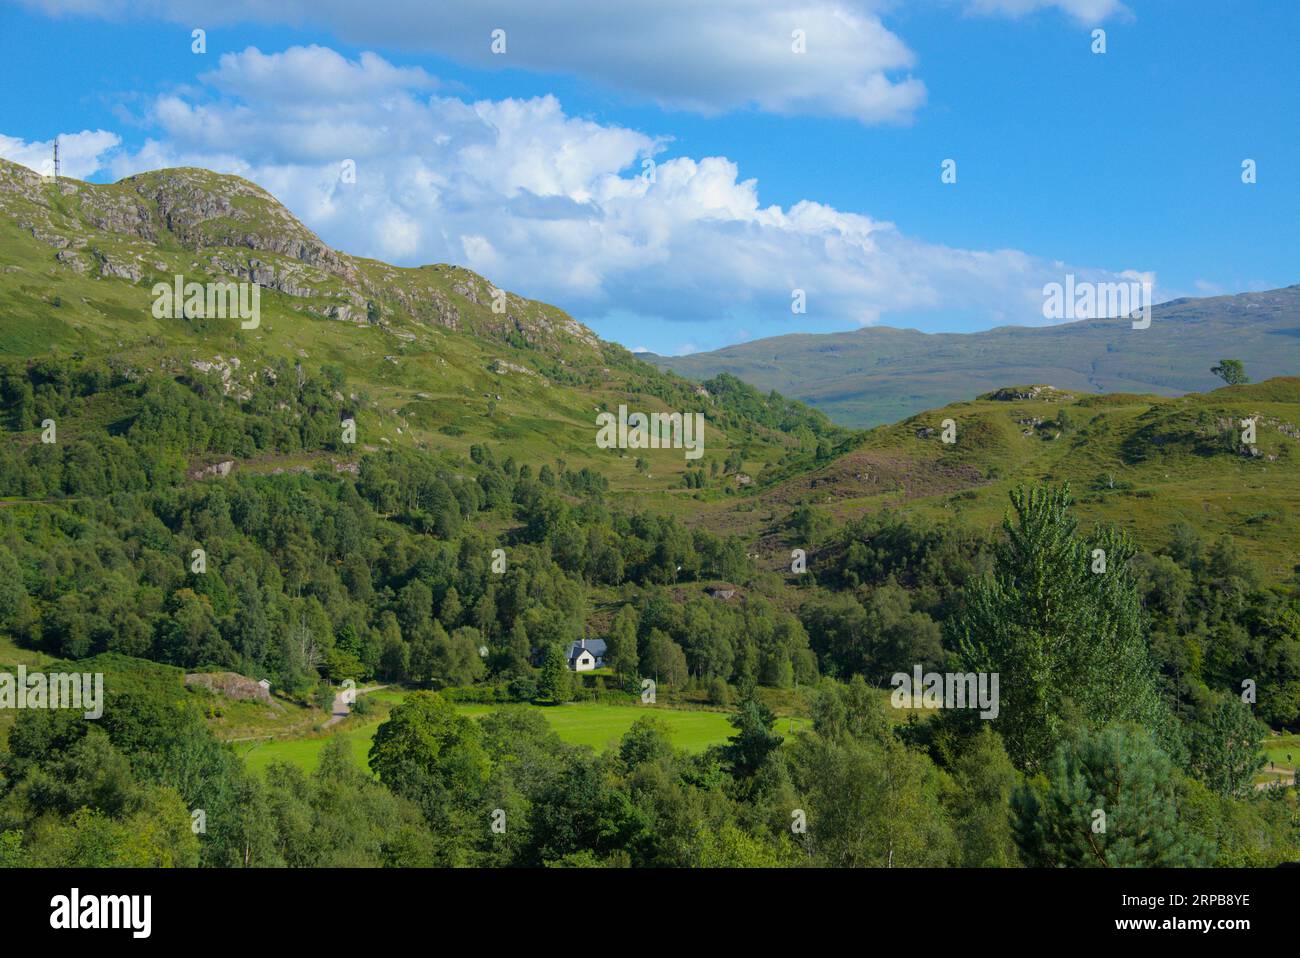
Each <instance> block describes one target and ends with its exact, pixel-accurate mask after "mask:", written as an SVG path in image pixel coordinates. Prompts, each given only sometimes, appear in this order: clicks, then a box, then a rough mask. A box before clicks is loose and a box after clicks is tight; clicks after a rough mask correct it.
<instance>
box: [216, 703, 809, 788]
mask: <svg viewBox="0 0 1300 958" xmlns="http://www.w3.org/2000/svg"><path fill="white" fill-rule="evenodd" d="M500 707H501V706H495V705H469V704H466V705H461V706H459V709H460V711H461V712H462V713H463V714H465V715H469V716H471V717H473V718H478V717H480V716H483V715H487V714H488V713H489V712H491V711H493V710H494V709H496V708H500ZM526 707H527V708H536V709H537V710H538V711H540V712H541V713H542V715H543V716H544V717H545V718H546V720H547V722H549V723H550V725H551V728H553V729H554V730H555V732H556V734H557V735H559V736H560V738H561V739H563V740H564V741H565V742H568V743H569V744H571V745H589V746H591V747H592V748H594V749H596V750H597V751H600V750H603V749H605V748H607V747H608V746H610V745H613V744H616V743H617V742H618V740H619V739H620V738H621V737H622V736H623V733H624V732H626V731H627V730H628V729H629V728H631V727H632V723H633V722H635V721H636V720H637V719H639V718H643V717H645V716H646V715H653V716H655V717H656V718H658V719H660V720H662V721H663V722H665V723H666V724H667V725H668V727H669V729H671V738H672V742H673V745H675V746H676V747H677V748H680V749H683V750H685V751H688V752H700V751H703V750H704V749H706V748H708V747H709V746H710V745H719V744H721V743H722V742H724V741H726V739H727V737H728V736H729V735H731V734H732V731H733V729H732V728H731V725H730V724H729V723H728V722H727V716H728V713H727V712H709V711H704V710H698V709H696V710H685V709H669V708H662V707H656V706H652V705H605V704H601V703H597V702H574V703H570V704H568V705H560V706H537V705H530V706H526ZM379 724H380V722H379V721H375V722H372V723H368V724H365V725H358V726H353V727H352V728H349V729H345V730H343V731H341V732H338V733H336V735H338V736H341V737H342V738H343V739H344V740H346V741H347V742H348V744H349V745H350V746H351V748H352V754H353V756H354V757H355V759H356V760H357V763H358V764H360V765H365V764H367V756H368V754H369V751H370V742H371V740H372V739H373V738H374V736H375V730H376V729H378V728H379ZM787 724H788V720H787V719H782V720H781V722H780V730H781V731H785V730H786V726H787ZM333 737H334V736H328V735H322V736H318V737H312V738H295V739H281V740H272V741H265V742H254V743H247V742H245V743H239V744H237V745H236V748H237V749H238V751H239V752H240V754H241V755H243V757H244V761H245V763H246V764H247V765H248V768H249V769H250V770H252V771H255V772H261V771H263V770H265V769H266V768H267V766H269V765H270V764H271V763H272V762H288V763H290V764H291V765H297V766H298V767H299V768H301V769H303V770H304V771H306V772H312V771H314V770H315V768H316V766H317V764H318V763H319V762H320V753H321V750H322V749H324V748H325V745H326V743H328V742H329V741H330V739H331V738H333Z"/></svg>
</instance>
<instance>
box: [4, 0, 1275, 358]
mask: <svg viewBox="0 0 1300 958" xmlns="http://www.w3.org/2000/svg"><path fill="white" fill-rule="evenodd" d="M428 6H429V5H428V4H423V3H415V2H404V0H373V2H370V3H367V4H364V5H360V7H364V12H359V10H360V7H359V6H358V5H355V4H347V3H343V2H342V0H337V2H336V0H315V2H311V3H308V2H306V0H290V2H286V3H279V4H270V3H262V2H259V0H234V2H232V3H230V4H223V5H222V6H221V9H223V10H228V11H229V12H228V13H227V14H224V15H223V16H224V17H225V19H214V15H213V13H212V10H211V9H210V8H212V7H214V5H212V4H208V3H199V2H190V0H179V2H174V3H170V4H165V5H164V4H154V3H150V2H137V3H132V4H125V3H113V2H109V3H105V4H95V3H91V2H87V0H39V2H30V3H17V4H14V3H6V4H4V5H2V6H0V52H2V53H3V58H2V59H0V63H2V64H3V65H2V66H0V77H2V78H3V81H4V87H5V90H6V94H7V95H6V97H5V101H6V102H5V108H4V110H3V113H2V114H0V155H3V156H7V157H9V158H11V159H15V160H17V161H19V162H26V163H28V165H32V166H37V165H38V164H39V162H40V160H41V159H42V158H43V157H44V156H45V155H46V153H47V152H48V141H50V140H51V139H52V138H53V137H54V136H55V135H59V136H60V138H61V143H62V144H63V149H64V153H65V157H66V159H65V168H66V170H67V171H68V172H71V173H72V174H74V175H78V176H81V177H84V178H86V179H90V180H94V181H100V182H104V181H111V180H114V179H116V178H118V177H119V176H122V175H127V174H129V173H131V172H137V171H140V170H144V169H151V168H156V167H158V166H163V165H177V164H182V163H183V164H186V165H204V166H209V167H212V168H214V169H220V170H223V171H227V172H236V173H240V174H241V175H244V176H247V177H249V178H250V179H253V180H255V181H256V182H258V183H260V184H261V185H263V186H265V187H266V188H267V189H269V190H270V191H271V192H273V193H274V194H276V195H277V196H278V197H279V198H280V199H281V200H282V201H283V202H285V203H286V205H287V206H289V208H290V209H291V210H293V211H294V212H295V213H296V214H297V215H298V216H299V217H300V218H301V219H303V220H304V222H306V223H307V224H308V225H309V226H311V227H312V228H313V229H315V230H316V231H317V232H318V233H319V234H320V235H321V236H322V238H324V239H325V240H326V241H327V242H329V243H331V244H332V245H335V246H337V247H339V248H341V249H344V250H347V251H349V252H353V253H357V254H361V255H367V256H375V257H378V258H382V259H386V260H389V261H392V262H397V263H401V264H404V265H415V264H418V263H423V262H434V261H450V262H458V263H463V264H465V265H468V266H470V267H471V268H474V269H477V270H479V271H480V272H482V273H484V274H485V275H487V276H488V277H489V278H490V279H492V280H493V281H494V282H498V283H500V284H501V285H503V286H506V287H508V288H510V289H511V290H513V291H516V292H518V293H520V294H523V295H527V296H533V297H536V298H539V299H544V300H546V301H549V302H553V303H555V304H556V305H559V306H561V307H563V308H565V309H567V310H569V311H570V312H571V313H573V314H574V315H575V316H577V317H578V318H579V319H582V320H583V321H584V322H587V323H588V324H589V325H591V326H592V327H593V328H594V329H596V331H597V332H598V333H600V334H601V335H603V336H606V337H607V338H611V339H615V340H617V341H619V342H622V343H624V344H625V345H627V346H629V347H632V348H637V347H643V346H644V347H649V348H651V349H653V350H655V351H657V352H664V353H676V352H682V351H691V350H695V349H709V348H716V347H718V346H722V345H726V344H728V343H732V342H738V341H742V340H745V339H752V338H756V337H759V336H767V335H776V334H779V333H784V332H796V331H812V332H823V331H832V330H843V329H852V328H855V327H857V326H859V325H864V324H872V323H881V324H886V325H893V326H914V327H917V328H921V329H926V330H930V331H967V330H974V329H983V328H988V327H991V326H995V325H1001V324H1005V323H1041V322H1044V320H1043V318H1042V315H1041V310H1040V308H1039V307H1040V304H1041V300H1042V293H1041V291H1042V286H1043V285H1044V283H1046V282H1051V281H1060V280H1061V279H1062V278H1063V276H1064V274H1066V273H1075V274H1077V275H1078V276H1080V277H1081V278H1091V279H1096V280H1102V281H1105V280H1111V279H1115V278H1118V277H1121V276H1127V277H1130V278H1131V277H1134V276H1138V275H1141V276H1143V277H1146V278H1150V279H1152V280H1153V281H1154V283H1155V288H1156V298H1157V299H1168V298H1173V297H1177V296H1196V295H1216V294H1219V293H1229V292H1239V291H1243V290H1250V289H1265V288H1272V287H1277V286H1284V285H1289V284H1292V283H1295V282H1300V275H1298V273H1300V271H1298V270H1297V264H1298V263H1300V255H1297V254H1298V253H1300V243H1298V242H1297V233H1298V231H1297V223H1298V222H1300V122H1297V121H1300V56H1297V52H1296V51H1297V50H1300V8H1297V6H1296V5H1295V4H1294V3H1290V2H1280V0H1279V2H1263V0H1256V2H1252V0H1238V2H1231V3H1228V2H1209V0H1163V2H1144V0H1127V2H1125V3H1123V4H1121V3H1119V2H1117V0H912V2H906V3H903V2H877V0H858V2H841V3H832V2H828V0H802V2H787V0H771V2H770V3H767V4H763V5H761V7H762V14H761V15H757V14H755V13H754V10H755V7H754V5H752V4H748V3H740V2H739V0H721V2H718V3H714V4H698V3H687V2H685V0H668V2H662V3H660V4H656V5H654V6H652V7H651V6H647V5H642V4H635V5H627V7H628V9H627V10H626V11H624V10H618V9H615V10H613V11H611V10H608V9H603V7H604V6H605V5H591V4H584V3H579V2H556V3H553V4H550V5H549V6H548V5H539V4H536V3H524V2H522V0H484V2H482V3H480V4H476V5H473V10H472V11H470V12H465V11H454V12H447V11H444V12H441V13H434V12H429V11H428ZM614 6H615V7H617V6H618V5H614ZM539 7H544V8H545V12H544V13H539V12H538V9H537V8H539ZM498 27H499V28H501V29H504V30H505V31H506V51H505V53H504V54H493V53H492V52H491V50H490V33H491V30H492V29H495V28H498ZM1098 27H1099V28H1102V29H1104V30H1105V31H1106V52H1105V53H1104V54H1096V53H1093V52H1092V51H1091V46H1092V42H1093V41H1092V39H1091V36H1090V34H1091V31H1092V30H1093V29H1094V28H1098ZM194 28H203V29H204V30H206V47H207V49H206V52H205V53H202V54H196V53H194V52H192V50H191V30H192V29H194ZM795 29H802V30H803V31H804V34H805V41H806V52H805V53H803V54H795V53H794V51H793V50H792V49H791V45H792V40H791V35H792V31H793V30H795ZM647 157H649V158H652V159H653V160H654V162H655V164H656V167H655V174H656V175H655V181H654V182H653V183H646V182H644V180H643V178H642V177H641V176H640V174H641V173H642V171H643V165H642V163H643V161H644V159H645V158H647ZM949 158H951V159H954V160H956V163H957V182H956V183H955V184H943V183H941V182H940V175H939V174H940V164H941V163H942V161H943V160H945V159H949ZM1247 158H1250V159H1253V160H1255V161H1256V163H1257V169H1258V182H1257V183H1255V184H1251V185H1247V184H1243V183H1242V181H1241V163H1242V161H1243V160H1244V159H1247ZM347 160H352V161H353V163H355V166H356V170H357V177H356V182H355V183H345V182H341V181H340V175H339V170H340V169H341V167H342V164H343V163H344V162H345V161H347ZM796 288H798V289H802V290H804V293H805V298H806V302H807V311H806V312H805V313H802V314H795V313H792V312H791V309H790V303H791V291H792V290H794V289H796Z"/></svg>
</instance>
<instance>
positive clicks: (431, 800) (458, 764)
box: [369, 692, 489, 858]
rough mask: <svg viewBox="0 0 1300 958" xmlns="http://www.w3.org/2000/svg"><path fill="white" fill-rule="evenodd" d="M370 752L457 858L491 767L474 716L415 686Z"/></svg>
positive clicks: (384, 778) (377, 768)
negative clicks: (463, 712)
mask: <svg viewBox="0 0 1300 958" xmlns="http://www.w3.org/2000/svg"><path fill="white" fill-rule="evenodd" d="M369 757H370V768H371V769H372V770H373V771H374V773H375V774H376V775H378V776H379V780H380V781H381V782H383V783H384V784H385V785H387V786H388V788H389V789H390V790H391V791H392V792H393V793H394V794H396V795H401V796H403V797H405V798H408V799H410V800H411V801H413V802H415V803H416V805H418V806H419V807H420V810H421V811H422V812H423V813H424V817H425V820H426V821H427V822H428V823H429V826H430V827H431V828H432V829H433V831H434V834H435V835H436V836H441V840H442V841H444V842H447V843H450V844H448V845H445V846H444V847H443V849H442V856H443V857H444V858H448V857H451V858H455V857H456V855H458V854H459V849H458V848H457V846H456V843H457V842H458V841H461V839H460V838H459V836H462V835H468V834H470V831H471V829H472V828H473V824H472V821H471V817H472V815H473V812H474V811H475V808H476V805H477V802H478V799H479V796H480V795H481V794H482V791H483V787H484V784H485V783H486V782H487V779H488V772H489V768H488V758H487V755H486V753H485V752H484V751H483V745H482V735H481V732H480V730H479V727H478V725H477V724H476V723H475V722H474V720H473V719H469V718H466V717H465V716H463V715H461V714H460V713H459V712H457V711H456V707H455V706H454V705H452V703H451V702H449V701H447V700H446V699H444V698H443V697H442V696H440V695H439V694H438V693H436V692H413V693H411V694H410V695H408V696H407V697H406V700H405V701H404V702H402V703H401V704H400V705H398V706H396V707H395V708H394V709H393V711H392V712H391V713H389V717H388V721H386V722H384V723H383V724H382V725H380V726H379V728H378V729H377V730H376V731H375V738H374V741H373V742H372V743H371V745H370V754H369Z"/></svg>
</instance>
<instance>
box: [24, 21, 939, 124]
mask: <svg viewBox="0 0 1300 958" xmlns="http://www.w3.org/2000/svg"><path fill="white" fill-rule="evenodd" d="M25 2H26V3H27V5H28V6H31V7H34V8H36V9H39V10H42V11H44V12H46V13H49V14H55V15H77V16H100V17H105V18H111V19H120V18H126V17H131V16H136V17H141V16H145V17H151V18H156V17H161V18H164V19H167V20H170V21H172V22H176V23H180V24H183V25H185V26H186V27H190V26H194V25H202V26H205V27H209V28H210V27H214V26H220V25H224V24H233V23H249V22H251V23H274V24H291V25H294V26H298V25H302V24H311V25H315V26H319V27H323V28H325V29H327V30H329V31H331V32H332V33H333V34H334V35H335V36H337V37H338V38H339V39H340V40H342V41H344V42H346V43H350V44H354V45H367V46H379V47H388V48H392V49H401V50H411V51H419V52H427V53H434V54H437V55H440V56H445V57H448V58H450V59H453V60H455V61H457V62H460V63H464V64H468V65H471V66H475V67H479V68H486V69H524V70H534V71H539V72H543V73H554V74H569V75H575V76H580V77H583V78H586V79H588V80H592V81H595V82H596V83H598V84H600V85H602V86H604V87H606V88H608V89H612V90H618V91H621V92H623V93H625V94H630V95H632V96H635V97H643V98H646V99H648V100H651V101H654V102H657V103H660V104H663V105H665V106H669V107H674V108H681V109H688V110H693V111H698V112H702V113H706V114H711V113H716V112H720V111H727V110H733V109H739V108H746V107H758V108H759V109H762V110H766V111H770V112H773V113H779V114H790V113H809V114H814V115H821V116H837V117H848V118H851V119H855V120H859V121H861V122H864V123H881V122H896V121H906V120H908V119H910V118H911V116H912V114H913V112H914V111H915V110H916V109H917V108H918V107H919V106H920V105H921V104H922V103H923V102H924V100H925V86H924V84H923V83H921V81H920V80H917V79H915V78H913V77H911V76H910V75H909V73H908V71H910V70H911V69H912V67H913V66H914V61H915V57H914V55H913V53H912V51H911V50H910V49H909V48H908V46H907V44H906V43H904V42H903V40H902V39H900V38H899V37H898V36H897V35H895V34H894V33H892V32H891V31H890V30H888V29H887V28H886V27H885V26H884V25H883V24H882V23H881V21H880V18H879V16H878V15H877V13H876V12H875V11H876V9H877V8H879V7H881V6H883V5H884V4H883V3H882V2H881V0H766V2H764V3H761V4H756V3H754V2H753V0H710V2H708V3H704V2H700V0H655V2H653V3H620V2H609V3H591V2H587V0H552V2H547V3H538V2H536V0H474V2H461V3H449V4H436V5H435V4H430V3H428V2H427V0H367V2H365V3H357V2H356V0H275V2H271V0H226V2H223V3H220V4H213V3H211V2H210V0H168V2H162V0H140V2H134V3H126V2H101V3H93V2H88V0H25ZM496 29H502V30H505V32H506V48H505V52H504V53H503V54H493V52H492V50H491V35H492V31H494V30H496ZM796 30H802V31H803V33H804V37H805V45H806V52H804V53H795V52H794V51H793V39H792V35H793V33H794V31H796ZM299 59H300V61H302V62H304V63H305V62H306V58H305V57H300V58H299ZM265 66H266V65H265V64H261V63H257V62H249V63H246V64H245V65H244V66H243V67H242V69H243V71H245V72H246V73H247V74H249V76H248V79H249V80H250V81H255V80H256V78H257V77H256V76H255V75H261V76H264V75H265V74H264V73H262V72H261V71H262V69H263V68H264V67H265ZM391 69H397V68H391ZM278 73H279V75H280V76H281V77H282V79H283V80H284V81H285V82H286V83H287V84H288V87H289V91H294V90H298V91H303V90H306V89H307V88H309V87H310V85H311V83H312V80H313V78H311V77H310V76H308V75H307V74H301V73H297V74H288V73H286V71H283V70H280V71H278ZM348 77H349V75H348V73H346V72H344V71H339V70H338V69H337V68H335V69H334V70H331V71H330V72H328V73H327V74H326V79H325V83H326V85H335V84H339V83H341V84H343V85H345V86H346V85H347V83H348V82H349V80H348ZM286 98H288V97H286Z"/></svg>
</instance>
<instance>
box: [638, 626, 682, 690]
mask: <svg viewBox="0 0 1300 958" xmlns="http://www.w3.org/2000/svg"><path fill="white" fill-rule="evenodd" d="M641 671H642V672H644V673H645V674H646V675H648V676H651V677H653V678H654V680H655V681H656V682H662V683H663V684H664V685H672V686H678V685H684V684H685V682H686V678H687V674H688V673H687V671H686V653H685V652H683V651H682V647H681V646H680V645H678V644H677V643H676V642H674V641H673V640H672V637H671V636H669V635H668V633H667V632H664V631H663V630H661V629H651V630H650V637H649V638H648V639H647V640H646V649H645V655H644V656H642V659H641Z"/></svg>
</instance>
